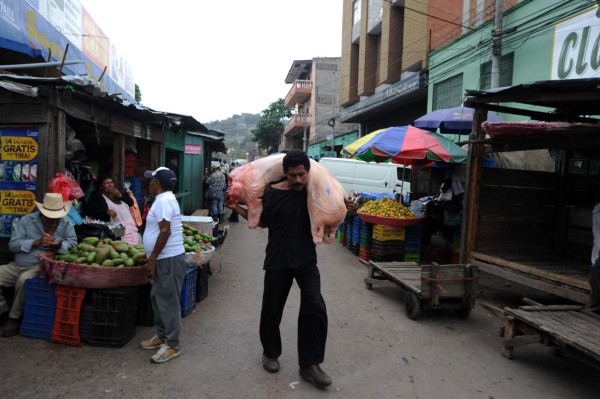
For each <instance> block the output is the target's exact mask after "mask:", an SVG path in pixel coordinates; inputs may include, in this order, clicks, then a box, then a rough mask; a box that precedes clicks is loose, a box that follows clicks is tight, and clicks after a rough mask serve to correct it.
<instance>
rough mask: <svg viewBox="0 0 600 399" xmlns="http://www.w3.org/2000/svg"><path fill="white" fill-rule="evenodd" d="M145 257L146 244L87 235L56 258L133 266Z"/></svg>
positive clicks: (91, 263)
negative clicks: (134, 243)
mask: <svg viewBox="0 0 600 399" xmlns="http://www.w3.org/2000/svg"><path fill="white" fill-rule="evenodd" d="M144 259H145V253H144V246H143V245H141V244H138V245H129V244H127V243H124V242H123V241H118V240H114V241H113V240H111V239H110V238H105V239H103V240H100V239H99V238H98V237H86V238H84V239H83V240H82V241H81V242H80V243H79V244H77V246H76V247H73V248H71V250H70V251H69V252H68V253H66V254H64V255H57V256H55V257H54V260H58V261H64V262H69V263H79V264H84V265H91V266H106V267H131V266H138V265H140V264H141V263H140V262H142V261H143V260H144Z"/></svg>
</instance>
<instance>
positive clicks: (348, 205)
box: [344, 197, 358, 212]
mask: <svg viewBox="0 0 600 399" xmlns="http://www.w3.org/2000/svg"><path fill="white" fill-rule="evenodd" d="M344 204H345V205H346V211H348V212H354V211H356V210H358V208H357V207H356V205H354V201H352V198H349V197H348V198H344Z"/></svg>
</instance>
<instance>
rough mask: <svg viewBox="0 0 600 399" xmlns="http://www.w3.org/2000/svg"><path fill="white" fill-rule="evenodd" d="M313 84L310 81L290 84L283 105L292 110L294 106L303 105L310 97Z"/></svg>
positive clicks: (297, 81)
mask: <svg viewBox="0 0 600 399" xmlns="http://www.w3.org/2000/svg"><path fill="white" fill-rule="evenodd" d="M312 88H313V82H312V81H311V80H296V81H294V83H293V84H292V88H291V89H290V91H289V93H288V94H287V96H285V101H284V103H283V105H284V106H285V107H286V108H294V106H295V105H296V104H304V103H305V102H307V101H308V99H309V98H310V96H311V93H312Z"/></svg>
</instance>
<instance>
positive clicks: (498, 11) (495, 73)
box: [490, 0, 504, 88]
mask: <svg viewBox="0 0 600 399" xmlns="http://www.w3.org/2000/svg"><path fill="white" fill-rule="evenodd" d="M503 10H504V0H496V5H495V10H494V30H493V32H492V77H491V85H490V86H491V88H494V87H499V86H500V58H501V57H502V11H503Z"/></svg>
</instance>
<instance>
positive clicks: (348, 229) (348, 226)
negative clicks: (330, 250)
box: [344, 216, 354, 249]
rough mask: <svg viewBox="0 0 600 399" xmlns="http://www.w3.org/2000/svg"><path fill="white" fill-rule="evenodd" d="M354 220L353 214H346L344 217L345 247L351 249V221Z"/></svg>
mask: <svg viewBox="0 0 600 399" xmlns="http://www.w3.org/2000/svg"><path fill="white" fill-rule="evenodd" d="M353 220H354V216H347V217H346V223H345V224H346V232H345V233H346V242H345V244H344V245H345V247H346V248H347V249H351V248H352V222H353Z"/></svg>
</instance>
